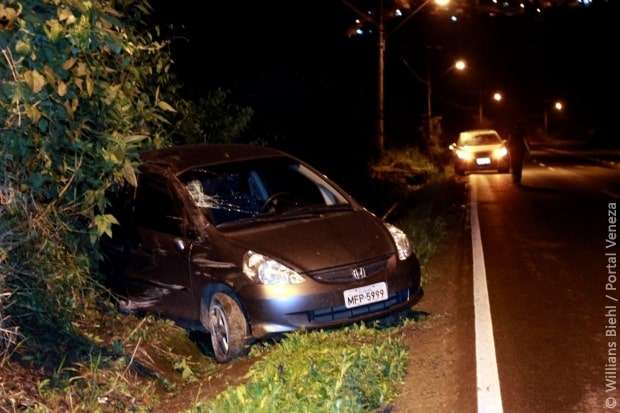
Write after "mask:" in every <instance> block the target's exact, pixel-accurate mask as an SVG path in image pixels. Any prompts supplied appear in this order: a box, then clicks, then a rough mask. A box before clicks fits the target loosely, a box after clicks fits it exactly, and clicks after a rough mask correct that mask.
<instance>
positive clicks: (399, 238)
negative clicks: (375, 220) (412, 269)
mask: <svg viewBox="0 0 620 413" xmlns="http://www.w3.org/2000/svg"><path fill="white" fill-rule="evenodd" d="M385 226H386V227H387V229H388V231H390V234H391V235H392V239H393V240H394V244H396V250H397V251H398V259H399V260H401V261H404V260H406V259H407V258H409V257H410V256H411V254H412V253H413V249H412V248H411V244H410V243H409V238H407V234H405V233H404V232H403V231H402V230H400V229H398V228H396V227H395V226H394V225H392V224H388V223H387V222H385Z"/></svg>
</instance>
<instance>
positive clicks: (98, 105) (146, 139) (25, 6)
mask: <svg viewBox="0 0 620 413" xmlns="http://www.w3.org/2000/svg"><path fill="white" fill-rule="evenodd" d="M146 11H148V4H147V3H146V2H144V1H138V0H136V1H131V0H128V1H123V2H114V1H107V0H91V1H83V2H82V1H72V0H53V1H45V0H22V1H20V2H17V1H15V0H8V1H5V2H3V4H2V5H0V22H1V23H0V62H1V64H0V79H1V80H2V81H1V83H0V125H1V127H2V140H1V141H0V171H1V172H0V176H1V179H0V186H1V187H2V188H3V191H8V190H10V191H11V192H12V193H14V194H15V196H13V197H11V199H7V200H4V202H3V204H2V216H1V217H0V230H1V231H2V234H3V236H2V238H0V251H4V254H5V259H4V260H3V261H2V262H0V266H1V268H0V273H2V274H3V275H4V278H5V280H4V282H6V285H7V287H8V288H10V289H11V290H13V296H12V298H13V300H14V303H13V304H12V306H11V307H10V313H11V314H12V315H13V319H14V321H15V322H16V323H17V324H19V325H20V326H21V328H22V329H23V330H28V331H26V333H27V335H28V336H29V337H30V338H32V339H33V340H34V341H37V340H44V339H45V338H46V337H47V334H48V333H49V334H51V332H53V334H54V335H55V336H54V337H55V338H54V339H56V337H57V335H60V336H63V335H68V336H70V335H72V334H74V331H73V330H74V329H73V327H72V324H71V320H72V318H73V317H75V316H76V315H79V314H82V313H83V311H82V310H83V306H85V305H94V303H96V300H95V299H94V297H95V296H97V295H98V294H99V292H100V290H99V289H98V282H97V281H96V280H95V279H94V278H92V277H91V274H93V273H95V270H96V268H97V262H98V259H99V253H98V251H97V243H98V239H99V238H100V237H101V236H103V235H104V234H107V235H110V234H111V228H112V225H113V224H114V223H115V222H116V220H115V218H114V217H113V216H111V215H108V214H106V213H105V210H106V206H107V205H106V204H107V201H106V197H105V195H106V192H108V191H110V190H113V189H114V188H115V187H116V186H118V185H120V184H122V183H123V182H128V183H129V184H131V185H136V172H135V168H136V166H137V162H138V151H139V150H140V149H141V148H143V147H145V146H161V145H162V144H164V143H165V142H166V140H167V139H168V134H169V132H168V130H169V123H170V122H169V121H168V120H167V119H166V115H167V114H168V113H172V112H173V111H174V109H173V107H172V105H171V104H170V103H168V102H167V101H165V100H164V98H166V96H167V95H169V94H172V93H173V92H174V91H175V90H176V89H175V87H174V85H173V84H172V83H171V80H172V78H171V76H170V74H169V73H168V71H169V68H170V58H169V56H168V53H167V52H166V43H164V42H158V41H155V40H154V39H153V38H152V37H151V35H150V34H148V33H146V32H141V31H139V30H138V29H137V28H138V27H140V24H141V23H140V21H139V19H140V16H141V15H142V13H143V12H146ZM4 234H10V236H4ZM1 287H2V286H0V288H1ZM60 348H62V346H60Z"/></svg>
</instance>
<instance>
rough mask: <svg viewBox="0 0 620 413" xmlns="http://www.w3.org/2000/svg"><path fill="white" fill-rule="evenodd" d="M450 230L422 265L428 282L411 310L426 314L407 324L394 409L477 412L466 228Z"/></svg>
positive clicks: (468, 249) (398, 410)
mask: <svg viewBox="0 0 620 413" xmlns="http://www.w3.org/2000/svg"><path fill="white" fill-rule="evenodd" d="M462 224H463V225H461V228H464V227H465V223H464V222H463V223H462ZM449 234H450V235H449V236H448V237H447V239H446V240H445V241H444V242H443V244H442V245H441V247H440V248H439V250H438V252H437V254H435V256H434V257H433V258H432V259H431V260H430V262H429V263H428V265H427V266H426V268H425V271H426V272H427V274H428V275H429V279H430V282H429V283H427V284H428V285H427V286H425V296H424V298H423V299H422V301H421V302H420V303H419V304H418V305H417V306H416V307H415V308H414V309H415V310H418V311H424V312H427V313H430V316H429V318H427V319H426V320H425V321H424V322H422V323H415V324H412V325H410V326H409V327H407V328H408V331H407V333H406V341H407V344H408V346H409V366H408V370H407V375H406V377H405V380H404V383H403V384H402V388H401V391H400V396H399V397H398V398H397V400H396V401H395V403H394V406H393V407H394V410H393V411H394V412H399V413H404V412H475V411H476V388H475V383H476V379H475V374H476V373H475V353H474V337H473V335H474V325H473V323H474V319H473V307H472V305H471V302H472V300H471V299H468V298H469V296H470V295H471V294H472V288H471V287H472V286H471V282H472V280H471V276H470V274H471V250H470V240H469V238H468V235H469V232H468V231H466V230H462V229H454V231H452V232H450V233H449ZM463 343H466V344H465V345H464V344H463Z"/></svg>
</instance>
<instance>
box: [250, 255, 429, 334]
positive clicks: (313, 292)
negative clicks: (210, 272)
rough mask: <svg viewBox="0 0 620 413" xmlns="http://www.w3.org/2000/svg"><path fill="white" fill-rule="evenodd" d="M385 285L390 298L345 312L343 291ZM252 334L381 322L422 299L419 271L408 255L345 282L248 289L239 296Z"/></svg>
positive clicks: (415, 262) (348, 309)
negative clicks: (376, 270)
mask: <svg viewBox="0 0 620 413" xmlns="http://www.w3.org/2000/svg"><path fill="white" fill-rule="evenodd" d="M379 282H385V283H386V285H387V290H388V298H387V299H386V300H384V301H379V302H375V303H371V304H367V305H363V306H360V307H354V308H346V306H345V303H344V291H345V290H349V289H352V288H358V287H363V286H367V285H371V284H375V283H379ZM238 294H239V298H240V301H241V303H242V306H243V307H244V310H245V312H246V315H247V317H248V321H249V323H250V329H251V334H252V336H253V337H255V338H261V337H265V336H267V335H270V334H277V333H285V332H290V331H294V330H299V329H315V328H326V327H332V326H338V325H343V324H349V323H353V322H356V321H360V320H368V319H373V318H378V317H382V316H384V315H387V314H389V313H392V312H394V311H397V310H399V309H404V308H406V307H410V306H412V305H413V304H415V303H416V302H418V301H419V300H420V298H421V297H422V295H423V291H422V288H421V287H420V266H419V263H418V261H417V259H416V258H415V256H413V255H412V256H411V257H410V258H408V259H407V260H405V261H398V260H397V258H396V257H395V256H393V257H391V258H390V260H389V261H388V265H387V268H386V269H385V270H384V271H382V272H381V273H379V274H376V275H374V276H372V277H369V278H366V279H364V280H360V281H354V282H345V283H327V282H319V281H316V280H315V279H312V278H309V277H307V278H306V281H305V282H303V283H301V284H297V285H286V286H266V285H251V286H246V287H244V288H243V289H241V290H240V291H238Z"/></svg>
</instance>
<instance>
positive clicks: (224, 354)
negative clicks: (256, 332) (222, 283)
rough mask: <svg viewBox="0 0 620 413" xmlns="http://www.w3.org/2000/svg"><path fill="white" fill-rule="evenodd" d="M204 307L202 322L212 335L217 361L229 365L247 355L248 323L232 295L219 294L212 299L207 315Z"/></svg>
mask: <svg viewBox="0 0 620 413" xmlns="http://www.w3.org/2000/svg"><path fill="white" fill-rule="evenodd" d="M203 306H204V304H203ZM204 307H206V306H204ZM204 307H203V311H202V314H201V321H202V323H203V325H204V326H205V327H206V328H207V329H208V330H209V332H210V333H211V345H212V346H213V352H214V354H215V359H216V360H217V361H218V362H220V363H227V362H229V361H231V360H233V359H235V358H237V357H239V356H242V355H244V354H246V353H247V351H248V342H247V336H248V323H247V320H246V318H245V315H244V314H243V311H242V310H241V307H240V306H239V303H238V302H237V301H236V300H235V299H234V298H233V297H231V296H230V295H228V294H226V293H223V292H218V293H215V294H213V296H212V297H211V300H210V303H209V306H208V313H207V314H204V312H205V311H204V310H205V308H204Z"/></svg>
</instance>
